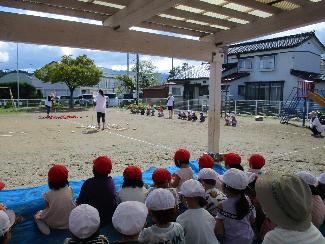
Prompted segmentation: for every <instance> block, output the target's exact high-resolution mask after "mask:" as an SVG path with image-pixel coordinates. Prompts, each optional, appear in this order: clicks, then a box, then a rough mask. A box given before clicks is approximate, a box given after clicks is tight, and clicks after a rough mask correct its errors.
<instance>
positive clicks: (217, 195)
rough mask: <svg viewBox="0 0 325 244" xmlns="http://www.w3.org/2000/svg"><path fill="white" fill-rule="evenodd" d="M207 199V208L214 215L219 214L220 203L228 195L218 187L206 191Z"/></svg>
mask: <svg viewBox="0 0 325 244" xmlns="http://www.w3.org/2000/svg"><path fill="white" fill-rule="evenodd" d="M205 194H206V195H205V200H206V201H207V202H208V204H207V205H206V206H205V209H206V210H207V211H208V212H209V213H210V214H211V215H212V216H213V217H215V216H217V214H218V208H217V206H218V204H219V203H221V202H222V201H223V200H225V199H226V198H227V197H226V196H225V194H223V193H222V192H221V191H219V190H218V189H217V188H212V189H209V190H207V191H206V192H205Z"/></svg>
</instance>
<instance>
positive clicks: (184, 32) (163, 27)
mask: <svg viewBox="0 0 325 244" xmlns="http://www.w3.org/2000/svg"><path fill="white" fill-rule="evenodd" d="M136 26H137V27H141V28H147V29H152V30H158V31H164V32H172V33H176V34H181V35H188V36H195V37H201V36H203V35H206V34H207V33H204V32H199V31H194V30H189V29H182V28H177V27H172V26H168V25H161V24H156V23H152V22H147V21H146V22H142V23H141V24H138V25H136Z"/></svg>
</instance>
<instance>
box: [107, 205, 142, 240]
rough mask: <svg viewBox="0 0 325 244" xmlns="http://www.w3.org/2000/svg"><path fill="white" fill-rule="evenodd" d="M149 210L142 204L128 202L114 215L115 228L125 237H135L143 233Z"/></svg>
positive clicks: (119, 207) (117, 209) (119, 206)
mask: <svg viewBox="0 0 325 244" xmlns="http://www.w3.org/2000/svg"><path fill="white" fill-rule="evenodd" d="M147 215H148V209H147V207H146V205H144V204H143V203H142V202H137V201H126V202H122V203H121V204H119V205H118V206H117V208H116V210H115V212H114V214H113V217H112V223H113V226H114V228H115V229H116V230H117V231H118V232H120V233H121V234H123V235H126V236H133V235H136V234H138V233H140V232H141V230H142V229H143V226H144V224H145V223H146V220H147Z"/></svg>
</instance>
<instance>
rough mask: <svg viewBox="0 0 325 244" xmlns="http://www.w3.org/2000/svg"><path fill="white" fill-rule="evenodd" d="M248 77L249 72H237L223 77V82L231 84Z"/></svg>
mask: <svg viewBox="0 0 325 244" xmlns="http://www.w3.org/2000/svg"><path fill="white" fill-rule="evenodd" d="M246 76H249V73H248V72H240V73H238V72H236V73H232V74H230V75H227V76H225V77H222V82H231V81H234V80H238V79H240V78H243V77H246Z"/></svg>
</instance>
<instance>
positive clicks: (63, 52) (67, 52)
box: [61, 47, 73, 56]
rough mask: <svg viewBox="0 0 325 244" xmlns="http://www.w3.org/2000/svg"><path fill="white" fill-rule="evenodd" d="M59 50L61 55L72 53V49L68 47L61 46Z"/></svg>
mask: <svg viewBox="0 0 325 244" xmlns="http://www.w3.org/2000/svg"><path fill="white" fill-rule="evenodd" d="M61 52H62V54H63V55H67V56H69V55H71V54H72V52H73V50H72V48H70V47H61Z"/></svg>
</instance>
